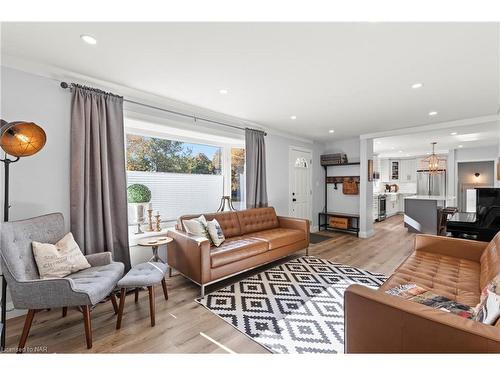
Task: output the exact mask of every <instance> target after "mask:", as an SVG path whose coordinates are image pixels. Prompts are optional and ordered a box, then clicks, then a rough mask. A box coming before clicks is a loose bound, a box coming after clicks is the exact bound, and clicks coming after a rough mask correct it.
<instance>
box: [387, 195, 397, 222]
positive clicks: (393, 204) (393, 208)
mask: <svg viewBox="0 0 500 375" xmlns="http://www.w3.org/2000/svg"><path fill="white" fill-rule="evenodd" d="M385 209H386V215H387V217H389V216H393V215H396V214H397V213H398V212H399V194H387V199H386V206H385Z"/></svg>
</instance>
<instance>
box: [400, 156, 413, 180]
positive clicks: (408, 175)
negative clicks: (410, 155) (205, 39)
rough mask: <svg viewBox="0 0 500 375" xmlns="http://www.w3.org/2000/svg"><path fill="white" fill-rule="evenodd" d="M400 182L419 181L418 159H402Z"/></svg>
mask: <svg viewBox="0 0 500 375" xmlns="http://www.w3.org/2000/svg"><path fill="white" fill-rule="evenodd" d="M399 181H400V182H415V181H417V159H401V160H400V161H399Z"/></svg>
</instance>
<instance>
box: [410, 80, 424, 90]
mask: <svg viewBox="0 0 500 375" xmlns="http://www.w3.org/2000/svg"><path fill="white" fill-rule="evenodd" d="M423 86H424V84H423V83H420V82H417V83H414V84H413V85H411V88H412V89H420V88H422V87H423Z"/></svg>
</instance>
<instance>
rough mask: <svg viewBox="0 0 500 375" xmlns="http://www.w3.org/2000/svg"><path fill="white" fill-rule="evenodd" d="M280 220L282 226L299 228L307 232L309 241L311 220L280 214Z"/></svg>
mask: <svg viewBox="0 0 500 375" xmlns="http://www.w3.org/2000/svg"><path fill="white" fill-rule="evenodd" d="M278 222H279V225H280V227H281V228H288V229H299V230H303V231H304V232H306V241H307V243H309V220H307V219H298V218H295V217H287V216H278Z"/></svg>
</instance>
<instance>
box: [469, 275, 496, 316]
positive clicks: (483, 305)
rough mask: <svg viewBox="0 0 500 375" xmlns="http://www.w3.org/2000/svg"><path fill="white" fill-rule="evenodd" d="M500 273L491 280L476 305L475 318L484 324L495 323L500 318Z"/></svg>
mask: <svg viewBox="0 0 500 375" xmlns="http://www.w3.org/2000/svg"><path fill="white" fill-rule="evenodd" d="M499 293H500V275H497V276H496V277H494V278H493V280H491V281H490V282H489V283H488V285H486V286H485V287H484V289H483V291H482V293H481V300H480V302H479V304H478V305H477V306H476V308H475V309H474V310H475V313H476V314H475V316H474V320H475V321H478V322H481V323H484V324H491V325H493V324H495V322H496V321H497V319H498V318H500V294H499Z"/></svg>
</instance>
